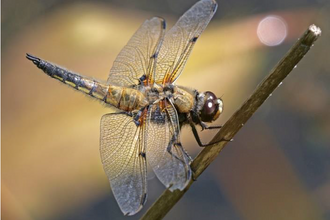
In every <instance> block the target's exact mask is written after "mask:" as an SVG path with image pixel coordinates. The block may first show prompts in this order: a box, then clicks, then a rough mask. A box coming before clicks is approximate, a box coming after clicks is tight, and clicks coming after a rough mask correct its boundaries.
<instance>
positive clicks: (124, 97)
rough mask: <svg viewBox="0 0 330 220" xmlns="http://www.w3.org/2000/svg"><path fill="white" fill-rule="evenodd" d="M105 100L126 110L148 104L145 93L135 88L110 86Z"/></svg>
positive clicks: (137, 108)
mask: <svg viewBox="0 0 330 220" xmlns="http://www.w3.org/2000/svg"><path fill="white" fill-rule="evenodd" d="M105 102H106V103H108V104H110V105H113V106H115V107H117V108H119V109H121V110H124V111H134V110H140V109H141V108H142V107H145V106H146V105H148V101H147V100H146V98H145V96H144V94H143V93H142V92H140V91H139V90H136V89H133V88H126V87H121V86H113V85H110V86H109V90H108V94H107V97H106V99H105Z"/></svg>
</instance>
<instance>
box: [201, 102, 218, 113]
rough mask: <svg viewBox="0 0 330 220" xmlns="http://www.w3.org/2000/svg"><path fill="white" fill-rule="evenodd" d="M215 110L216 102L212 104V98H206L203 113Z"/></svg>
mask: <svg viewBox="0 0 330 220" xmlns="http://www.w3.org/2000/svg"><path fill="white" fill-rule="evenodd" d="M215 110H216V104H214V101H213V100H207V101H206V102H205V103H204V107H203V113H204V114H205V115H212V114H213V113H214V111H215Z"/></svg>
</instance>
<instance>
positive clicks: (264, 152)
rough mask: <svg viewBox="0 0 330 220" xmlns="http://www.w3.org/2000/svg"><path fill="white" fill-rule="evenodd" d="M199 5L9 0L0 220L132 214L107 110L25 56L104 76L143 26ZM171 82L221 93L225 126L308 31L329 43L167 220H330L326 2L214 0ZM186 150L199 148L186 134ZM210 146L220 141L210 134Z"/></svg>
mask: <svg viewBox="0 0 330 220" xmlns="http://www.w3.org/2000/svg"><path fill="white" fill-rule="evenodd" d="M195 2H196V1H195V0H184V1H183V0H180V1H178V0H166V1H164V0H162V1H161V0H157V1H153V0H141V1H130V0H109V1H105V0H104V1H91V0H90V1H65V0H57V1H55V0H48V1H42V0H3V1H2V7H1V13H2V16H1V26H2V28H1V32H2V33H1V38H2V39H1V40H2V41H1V46H2V50H1V53H2V54H1V56H2V57H1V62H2V66H1V72H2V76H1V104H2V109H1V111H2V115H1V125H2V133H1V135H2V139H1V144H2V152H1V154H2V156H1V165H2V170H1V171H2V180H1V183H2V188H1V190H2V195H1V196H2V207H1V208H2V219H6V220H7V219H8V220H9V219H23V220H38V219H47V220H52V219H64V220H71V219H82V220H84V219H96V220H101V219H102V220H103V219H128V218H129V219H138V218H139V217H141V215H142V214H143V213H144V212H145V211H146V210H147V208H148V207H149V206H150V205H151V204H152V203H153V202H154V201H155V200H156V199H157V198H158V197H159V195H160V194H161V193H162V191H163V190H164V186H162V185H161V184H160V183H159V181H158V180H157V178H155V177H154V175H152V174H150V175H149V182H148V192H149V195H148V202H147V204H146V207H145V208H144V209H143V210H142V211H141V212H140V213H139V214H137V215H136V216H133V217H124V216H123V215H122V213H121V212H120V210H119V208H118V206H117V203H116V201H115V199H114V198H113V196H112V193H111V189H110V186H109V183H108V180H107V178H106V175H105V173H104V172H103V168H102V164H101V161H100V156H99V135H100V134H99V123H100V118H101V116H102V115H103V114H106V113H108V112H109V111H110V109H109V108H107V107H105V106H104V105H102V104H100V103H99V102H96V101H93V100H91V99H90V98H88V97H87V96H85V95H83V94H81V93H79V92H76V91H74V90H73V89H71V88H69V87H68V86H64V85H62V84H61V83H59V82H58V81H56V80H53V79H51V78H50V77H48V76H46V75H45V74H43V73H42V72H41V71H40V70H39V69H37V68H36V67H35V66H34V65H33V64H32V63H31V62H30V61H28V60H27V59H26V58H25V53H27V52H28V53H31V54H33V55H37V56H39V57H41V58H43V59H46V60H49V61H52V62H54V63H57V64H59V65H61V66H64V67H66V68H67V69H70V70H72V71H75V72H78V73H80V74H83V75H88V76H91V77H94V78H98V79H103V80H106V79H107V76H108V73H109V70H110V68H111V66H112V62H113V61H114V59H115V57H116V55H117V54H118V53H119V51H120V49H121V48H123V47H124V45H125V44H126V42H127V41H128V40H129V38H130V37H131V36H132V35H133V33H134V32H135V31H136V30H137V28H138V27H139V26H140V25H141V24H142V23H143V21H144V20H145V19H148V18H150V17H153V16H162V17H164V18H166V20H167V21H168V27H170V26H172V25H173V24H174V22H175V21H176V20H177V19H178V17H179V16H180V15H182V14H183V13H184V12H185V11H186V10H187V9H188V8H190V7H191V6H192V5H193V4H194V3H195ZM218 4H219V7H218V11H217V13H216V15H215V17H214V18H213V20H212V21H211V23H210V24H209V26H208V28H207V29H206V31H205V32H204V33H203V34H202V36H201V38H200V39H199V40H198V42H197V44H196V46H195V48H194V50H193V52H192V54H191V56H190V59H189V61H188V63H187V66H186V68H185V70H184V72H183V74H182V75H181V77H180V78H179V80H178V81H177V84H179V85H184V86H189V87H193V88H196V89H198V90H199V91H207V90H210V91H213V92H214V93H215V94H217V95H218V96H222V98H223V100H224V103H225V111H224V113H223V115H222V116H221V117H220V119H219V120H218V121H216V122H215V123H214V124H223V123H224V122H225V121H226V120H227V119H228V118H229V117H230V116H231V115H232V114H233V113H234V112H235V111H236V110H237V109H238V108H239V107H240V105H241V104H242V103H243V102H244V100H246V99H247V98H248V97H249V95H250V94H251V93H252V92H253V90H254V89H255V88H256V86H257V85H258V84H259V82H260V81H261V79H263V78H264V77H265V76H266V75H267V74H268V73H269V71H270V70H271V68H272V67H273V66H274V65H275V64H276V63H277V62H278V61H279V59H280V58H281V57H282V56H283V55H284V54H285V53H286V51H287V50H288V49H289V48H290V47H291V46H292V45H293V43H294V42H295V41H296V40H297V39H298V38H299V36H301V34H302V33H303V32H304V31H305V30H306V29H307V28H308V26H309V25H311V24H316V25H318V26H320V27H321V29H322V36H321V38H320V39H319V40H318V41H317V42H316V44H315V46H314V47H313V48H312V50H311V51H310V52H309V53H308V54H307V56H305V57H304V59H303V60H302V61H301V62H300V63H299V64H298V66H297V68H295V69H294V70H293V73H292V74H291V75H290V76H289V77H288V78H287V79H285V81H284V82H283V84H282V85H281V86H280V87H279V89H277V90H276V91H275V92H274V94H273V95H272V96H271V97H270V98H269V99H268V100H267V101H266V102H265V103H264V104H263V106H262V107H261V108H260V109H259V110H258V111H257V112H256V114H255V115H254V116H253V117H252V118H251V119H250V120H249V121H248V123H247V124H245V126H244V127H243V128H242V129H241V130H240V132H239V133H238V134H237V135H236V137H235V139H234V142H232V143H229V144H228V145H227V147H226V148H225V149H224V150H223V151H222V152H221V154H220V155H219V157H218V158H217V159H216V160H215V161H214V163H212V165H211V166H210V167H209V168H208V169H207V170H206V172H204V173H203V174H202V175H201V176H200V178H199V179H198V181H197V182H195V183H194V184H193V186H192V187H191V188H190V190H189V191H188V192H187V193H186V194H185V196H184V197H183V198H182V199H181V200H180V202H179V203H178V204H177V205H176V206H175V207H174V208H173V209H172V210H171V211H170V212H169V213H168V215H167V216H166V217H165V219H222V220H225V219H228V220H265V219H267V220H268V219H270V220H272V219H274V220H275V219H290V220H296V219H297V220H302V219H306V220H307V219H330V172H329V170H330V114H329V113H330V111H329V109H330V74H329V72H330V64H329V63H330V55H329V50H330V43H329V39H330V38H329V37H330V36H329V29H330V16H329V14H330V5H329V1H327V0H286V1H283V0H274V1H255V0H251V1H244V0H234V1H219V2H218ZM182 133H183V137H182V142H183V145H184V147H185V148H186V149H187V150H188V152H189V153H190V154H191V155H193V156H196V155H197V153H198V152H199V151H200V150H201V148H199V147H198V145H197V143H196V141H195V140H194V138H193V135H192V133H191V131H190V129H189V128H188V127H187V128H184V129H183V131H182ZM202 133H203V134H202V139H203V142H208V141H209V140H210V139H211V138H212V137H213V135H214V134H215V133H213V132H211V131H203V132H202Z"/></svg>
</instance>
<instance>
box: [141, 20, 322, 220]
mask: <svg viewBox="0 0 330 220" xmlns="http://www.w3.org/2000/svg"><path fill="white" fill-rule="evenodd" d="M320 35H321V29H320V28H318V27H316V26H315V25H311V26H310V27H309V28H308V30H307V31H306V32H305V33H304V34H303V35H302V36H301V38H300V39H299V40H298V41H297V42H296V43H295V44H294V45H293V47H292V48H291V49H290V50H289V52H288V53H287V54H286V55H285V56H284V57H283V58H282V59H281V60H280V62H279V63H278V64H277V65H276V66H275V67H274V68H273V69H272V70H271V71H270V74H269V75H268V76H267V77H266V78H265V79H264V80H263V81H262V82H261V83H260V84H259V86H258V87H257V89H256V90H255V91H254V92H253V94H252V95H251V96H250V98H248V100H246V101H245V103H244V104H243V105H242V106H241V107H240V109H238V111H236V112H235V114H234V115H233V116H232V117H231V118H230V119H229V120H228V121H227V122H226V123H225V124H224V126H223V127H222V128H221V130H220V131H219V132H218V133H217V134H216V135H215V137H214V138H213V139H212V141H211V143H214V142H217V141H220V140H230V139H232V138H233V137H234V135H235V134H236V133H237V132H238V131H239V130H240V129H241V128H242V127H243V126H244V124H245V123H246V122H247V120H249V118H250V117H251V116H252V115H253V113H254V112H255V111H256V110H257V109H258V108H259V107H260V106H261V104H262V103H264V101H266V100H267V98H268V97H269V96H270V95H271V94H272V93H273V92H274V90H275V89H276V88H277V87H278V86H279V85H280V84H281V83H282V81H283V80H284V79H285V77H287V76H288V75H289V73H290V72H291V71H292V70H293V69H294V67H295V66H296V65H297V64H298V62H299V61H300V60H301V59H302V58H303V57H304V56H305V54H306V53H307V52H308V51H309V49H310V48H311V47H312V46H313V44H314V42H315V41H316V40H317V39H318V37H319V36H320ZM227 143H228V142H226V141H222V142H218V143H216V144H214V145H213V146H212V147H206V148H204V149H203V150H202V151H201V152H200V153H199V154H198V155H197V157H196V158H195V159H194V161H193V162H192V164H191V169H192V170H193V172H194V179H197V178H198V177H199V175H201V173H202V172H203V171H204V170H205V169H206V168H207V167H208V166H209V165H210V163H211V162H212V161H213V160H214V159H215V158H216V156H217V155H218V154H219V153H220V152H221V150H222V149H223V148H224V147H225V146H226V144H227ZM192 183H193V180H191V181H190V182H189V184H188V186H187V187H186V188H185V189H184V190H183V191H179V190H176V191H174V192H171V191H169V190H168V189H166V190H165V191H164V193H163V194H162V195H161V196H160V197H159V198H158V200H157V201H156V202H155V203H154V204H153V205H152V206H151V207H150V208H149V210H148V211H147V212H146V213H145V214H144V215H143V216H142V218H141V219H142V220H147V219H148V220H149V219H150V220H155V219H162V218H163V217H164V216H165V215H166V214H167V212H169V211H170V210H171V208H172V207H173V206H174V205H175V204H176V203H177V202H178V201H179V200H180V198H181V197H182V196H183V195H184V194H185V192H187V191H188V189H189V188H190V186H191V184H192Z"/></svg>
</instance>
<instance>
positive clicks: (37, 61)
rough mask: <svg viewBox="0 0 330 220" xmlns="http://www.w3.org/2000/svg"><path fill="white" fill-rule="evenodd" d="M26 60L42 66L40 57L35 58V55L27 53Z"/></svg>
mask: <svg viewBox="0 0 330 220" xmlns="http://www.w3.org/2000/svg"><path fill="white" fill-rule="evenodd" d="M26 58H27V59H28V60H31V61H32V62H33V63H34V64H35V65H37V66H39V64H40V59H39V58H38V57H35V56H33V55H31V54H28V53H27V54H26Z"/></svg>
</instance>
